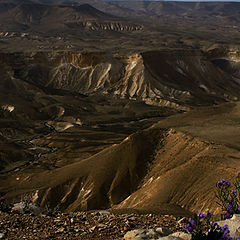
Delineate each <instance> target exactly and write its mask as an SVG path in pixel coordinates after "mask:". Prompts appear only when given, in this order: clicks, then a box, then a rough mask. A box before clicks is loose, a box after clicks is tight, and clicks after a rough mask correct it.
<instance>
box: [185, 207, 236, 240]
mask: <svg viewBox="0 0 240 240" xmlns="http://www.w3.org/2000/svg"><path fill="white" fill-rule="evenodd" d="M212 216H213V214H212V213H210V212H209V211H208V212H207V214H206V215H205V214H202V213H199V214H197V215H196V214H195V215H194V217H193V218H189V219H188V223H187V224H186V225H183V226H182V227H183V229H184V230H185V231H186V232H187V233H191V234H192V240H231V239H232V238H231V237H230V235H229V233H230V232H229V229H228V226H227V225H224V226H223V227H220V226H219V225H218V224H217V223H216V222H213V221H210V220H211V217H212Z"/></svg>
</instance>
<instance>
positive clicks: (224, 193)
mask: <svg viewBox="0 0 240 240" xmlns="http://www.w3.org/2000/svg"><path fill="white" fill-rule="evenodd" d="M239 180H240V172H238V175H237V178H236V180H235V182H234V184H233V186H234V187H235V189H230V187H231V183H230V182H229V181H227V180H226V179H221V180H220V181H218V182H217V184H216V185H217V191H216V197H217V199H218V201H217V203H218V204H219V205H220V206H221V207H222V210H223V212H224V218H225V219H228V218H231V217H232V216H233V214H234V213H240V182H239Z"/></svg>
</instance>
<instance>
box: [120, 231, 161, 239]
mask: <svg viewBox="0 0 240 240" xmlns="http://www.w3.org/2000/svg"><path fill="white" fill-rule="evenodd" d="M159 237H160V234H159V233H157V232H156V231H155V230H154V229H149V230H146V229H135V230H132V231H129V232H127V233H126V234H125V235H124V239H125V240H129V239H134V240H142V239H159Z"/></svg>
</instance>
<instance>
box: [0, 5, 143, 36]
mask: <svg viewBox="0 0 240 240" xmlns="http://www.w3.org/2000/svg"><path fill="white" fill-rule="evenodd" d="M0 8H1V12H0V22H1V25H0V30H1V31H17V32H19V31H21V30H22V31H24V30H28V31H33V32H37V31H40V32H45V33H46V32H48V31H56V32H59V31H63V30H64V31H67V30H69V29H72V28H74V29H75V28H77V29H78V30H101V31H104V30H105V31H106V30H108V31H135V30H139V29H141V26H140V25H137V24H133V23H130V22H127V21H126V20H123V19H120V18H118V17H114V16H112V15H110V14H106V13H103V12H101V11H99V10H97V9H95V8H94V7H92V6H91V5H89V4H82V5H79V6H66V5H59V6H56V5H51V6H50V5H43V4H35V3H33V2H24V1H23V2H20V3H19V2H13V3H5V2H0Z"/></svg>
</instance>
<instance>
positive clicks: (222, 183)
mask: <svg viewBox="0 0 240 240" xmlns="http://www.w3.org/2000/svg"><path fill="white" fill-rule="evenodd" d="M230 186H231V183H230V182H229V181H228V180H226V179H220V180H219V181H218V182H217V187H226V188H228V187H230Z"/></svg>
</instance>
